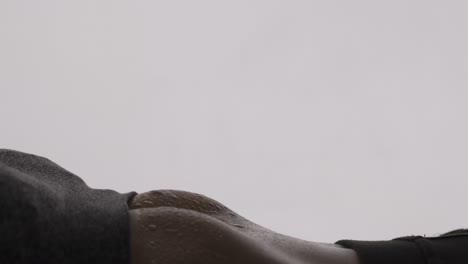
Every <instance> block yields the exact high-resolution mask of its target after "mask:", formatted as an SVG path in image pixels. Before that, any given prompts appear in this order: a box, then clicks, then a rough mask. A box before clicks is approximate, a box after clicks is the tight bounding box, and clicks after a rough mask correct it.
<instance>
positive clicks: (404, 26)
mask: <svg viewBox="0 0 468 264" xmlns="http://www.w3.org/2000/svg"><path fill="white" fill-rule="evenodd" d="M467 10H468V2H466V1H428V0H425V1H414V0H410V1H408V0H404V1H400V0H397V1H370V0H369V1H289V0H288V1H276V0H268V1H266V0H265V1H255V0H248V1H247V0H236V1H215V0H213V1H205V0H199V1H188V0H184V1H147V0H140V1H119V0H101V1H88V0H80V1H59V0H57V1H49V0H44V1H21V0H11V1H10V0H2V1H1V2H0V89H1V90H0V91H1V93H0V117H1V119H0V122H1V127H0V146H1V147H3V148H11V149H16V150H21V151H25V152H30V153H34V154H37V155H42V156H46V157H48V158H50V159H52V160H53V161H55V162H57V163H58V164H60V165H61V166H63V167H65V168H66V169H68V170H70V171H72V172H74V173H75V174H77V175H79V176H80V177H82V178H83V179H84V180H85V181H86V182H87V183H88V184H89V185H90V186H92V187H96V188H105V189H115V190H118V191H120V192H128V191H133V190H135V191H138V192H144V191H148V190H152V189H167V188H169V189H182V190H189V191H194V192H199V193H203V194H205V195H208V196H210V197H213V198H214V199H217V200H219V201H220V202H222V203H224V204H226V205H227V206H228V207H230V208H232V209H234V210H235V211H237V212H239V213H240V214H241V215H243V216H245V217H247V218H249V219H251V220H253V221H255V222H257V223H259V224H261V225H264V226H266V227H268V228H271V229H273V230H276V231H278V232H281V233H284V234H287V235H292V236H296V237H299V238H303V239H308V240H314V241H323V242H334V241H336V240H338V239H344V238H353V239H363V240H380V239H391V238H393V237H396V236H403V235H411V234H417V235H424V234H426V235H436V234H440V233H443V232H446V231H450V230H452V229H456V228H462V227H465V228H466V227H468V210H466V203H467V198H468V194H467V192H466V190H467V185H468V178H467V177H468V162H467V161H468V160H467V158H468V137H467V135H468V125H467V114H468V101H467V100H468V90H467V87H468V49H467V47H468V33H467V32H468V16H467Z"/></svg>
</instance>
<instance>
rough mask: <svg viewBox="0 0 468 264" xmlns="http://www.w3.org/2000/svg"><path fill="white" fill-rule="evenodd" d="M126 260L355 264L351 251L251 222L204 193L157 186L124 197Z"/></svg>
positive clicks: (137, 263) (149, 263)
mask: <svg viewBox="0 0 468 264" xmlns="http://www.w3.org/2000/svg"><path fill="white" fill-rule="evenodd" d="M129 208H130V211H129V217H130V254H131V263H132V264H155V263H157V264H179V263H180V264H182V263H187V264H198V263H200V264H215V263H216V264H234V263H235V264H277V263H278V264H279V263H288V264H306V263H307V264H328V263H329V264H332V263H333V264H335V263H336V264H338V263H340V264H357V263H358V261H357V256H356V254H355V252H354V251H352V250H350V249H346V248H342V247H341V246H338V245H335V244H325V243H316V242H310V241H304V240H300V239H296V238H292V237H288V236H285V235H281V234H278V233H276V232H274V231H272V230H269V229H267V228H264V227H262V226H260V225H257V224H255V223H253V222H251V221H249V220H247V219H246V218H244V217H242V216H240V215H238V214H237V213H235V212H234V211H232V210H231V209H229V208H227V207H226V206H224V205H223V204H221V203H219V202H217V201H216V200H213V199H211V198H209V197H206V196H204V195H200V194H196V193H191V192H185V191H176V190H158V191H151V192H146V193H142V194H138V195H136V196H135V197H134V198H133V199H132V200H131V201H129Z"/></svg>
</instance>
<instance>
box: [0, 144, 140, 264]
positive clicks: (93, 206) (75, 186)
mask: <svg viewBox="0 0 468 264" xmlns="http://www.w3.org/2000/svg"><path fill="white" fill-rule="evenodd" d="M132 195H134V193H128V194H120V193H117V192H115V191H112V190H97V189H91V188H89V187H88V186H87V185H86V184H85V183H84V182H83V181H82V180H81V179H80V178H79V177H77V176H75V175H74V174H72V173H70V172H68V171H66V170H65V169H63V168H61V167H60V166H58V165H57V164H55V163H53V162H51V161H50V160H48V159H45V158H42V157H38V156H35V155H31V154H26V153H22V152H17V151H12V150H0V263H2V264H3V263H5V264H7V263H8V264H16V263H18V264H31V263H38V264H42V263H47V264H55V263H57V264H75V263H76V264H78V263H79V264H93V263H96V264H97V263H99V264H110V263H112V264H128V263H129V239H128V237H129V224H128V207H127V200H128V199H129V198H130V197H131V196H132Z"/></svg>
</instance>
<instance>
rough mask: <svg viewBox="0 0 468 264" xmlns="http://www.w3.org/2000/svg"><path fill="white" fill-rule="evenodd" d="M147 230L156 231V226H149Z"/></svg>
mask: <svg viewBox="0 0 468 264" xmlns="http://www.w3.org/2000/svg"><path fill="white" fill-rule="evenodd" d="M148 229H149V230H151V231H154V230H156V225H155V224H149V225H148Z"/></svg>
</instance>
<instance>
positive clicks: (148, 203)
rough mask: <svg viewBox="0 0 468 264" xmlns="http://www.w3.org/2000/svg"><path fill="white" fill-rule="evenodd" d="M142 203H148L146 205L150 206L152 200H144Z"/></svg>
mask: <svg viewBox="0 0 468 264" xmlns="http://www.w3.org/2000/svg"><path fill="white" fill-rule="evenodd" d="M143 203H144V204H145V205H148V206H152V205H153V202H152V201H150V200H145V201H144V202H143Z"/></svg>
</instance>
